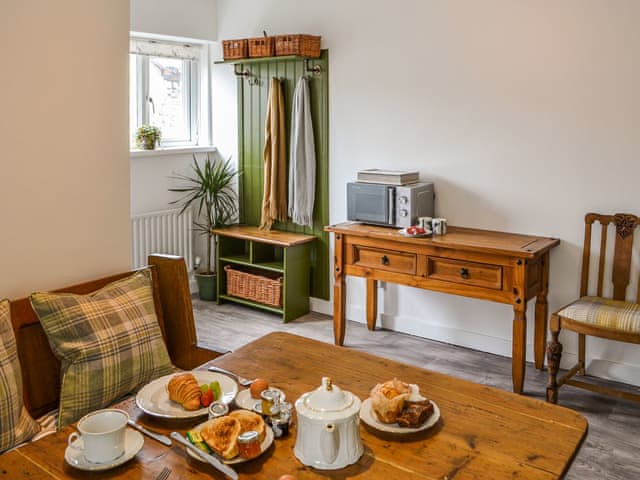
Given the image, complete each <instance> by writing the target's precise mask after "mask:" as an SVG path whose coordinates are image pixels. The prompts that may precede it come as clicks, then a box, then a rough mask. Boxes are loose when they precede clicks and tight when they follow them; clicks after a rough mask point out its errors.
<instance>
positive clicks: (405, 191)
mask: <svg viewBox="0 0 640 480" xmlns="http://www.w3.org/2000/svg"><path fill="white" fill-rule="evenodd" d="M434 197H435V196H434V192H433V183H426V182H424V183H412V184H409V185H384V184H377V183H365V182H350V183H347V219H348V220H351V221H355V222H362V223H369V224H372V225H382V226H387V227H396V228H406V227H410V226H411V225H416V224H417V223H418V218H419V217H433V203H434Z"/></svg>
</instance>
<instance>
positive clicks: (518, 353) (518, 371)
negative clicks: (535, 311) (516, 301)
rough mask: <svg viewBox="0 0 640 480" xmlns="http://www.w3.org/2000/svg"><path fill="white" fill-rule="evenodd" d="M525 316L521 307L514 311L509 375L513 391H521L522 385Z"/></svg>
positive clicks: (524, 351)
mask: <svg viewBox="0 0 640 480" xmlns="http://www.w3.org/2000/svg"><path fill="white" fill-rule="evenodd" d="M526 342H527V316H526V314H525V312H524V310H522V309H521V308H517V309H516V310H515V311H514V316H513V339H512V357H511V376H512V379H513V391H514V392H515V393H522V387H523V386H524V367H525V360H526V358H525V357H526V351H527V347H526V345H527V343H526Z"/></svg>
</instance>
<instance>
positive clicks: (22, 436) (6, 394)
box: [0, 300, 40, 453]
mask: <svg viewBox="0 0 640 480" xmlns="http://www.w3.org/2000/svg"><path fill="white" fill-rule="evenodd" d="M39 430H40V426H39V425H38V424H37V423H36V422H35V421H34V420H33V419H32V418H31V416H30V415H29V413H28V412H27V410H26V409H25V408H24V404H23V403H22V370H21V369H20V361H19V360H18V350H17V348H16V338H15V335H14V333H13V326H12V324H11V312H10V308H9V301H8V300H0V453H2V452H4V451H5V450H8V449H9V448H12V447H15V446H16V445H18V444H20V443H22V442H25V441H27V440H29V439H30V438H31V437H33V436H34V435H35V434H36V433H38V431H39Z"/></svg>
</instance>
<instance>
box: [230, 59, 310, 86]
mask: <svg viewBox="0 0 640 480" xmlns="http://www.w3.org/2000/svg"><path fill="white" fill-rule="evenodd" d="M283 58H284V57H283ZM251 60H252V63H253V62H256V60H260V59H251ZM278 60H280V59H279V58H278V57H265V58H264V59H263V61H265V62H268V61H278ZM312 61H313V59H311V58H305V59H304V70H305V72H306V73H307V74H311V75H313V76H316V77H317V76H320V75H322V66H321V65H319V64H315V65H312V64H311V62H312ZM240 63H242V62H241V61H238V63H234V65H233V73H234V74H235V76H236V77H242V78H246V79H247V83H248V84H249V85H258V84H259V83H260V79H259V78H258V77H257V76H256V75H254V74H253V73H251V71H250V70H249V69H248V68H245V69H244V70H240V68H239V65H240Z"/></svg>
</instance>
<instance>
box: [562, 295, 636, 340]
mask: <svg viewBox="0 0 640 480" xmlns="http://www.w3.org/2000/svg"><path fill="white" fill-rule="evenodd" d="M558 315H559V316H561V317H564V318H568V319H570V320H573V321H575V322H582V323H588V324H591V325H595V326H597V327H602V328H606V329H609V330H616V331H619V332H627V333H640V305H639V304H637V303H629V302H623V301H620V300H610V299H608V298H601V297H582V298H581V299H580V300H578V301H576V302H574V303H572V304H571V305H569V306H568V307H565V308H563V309H562V310H560V311H559V312H558Z"/></svg>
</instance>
